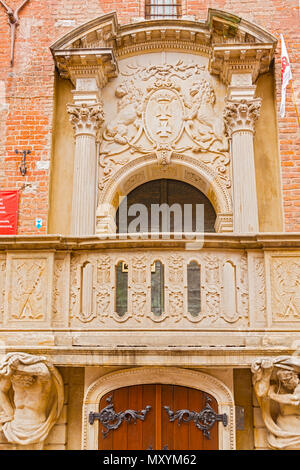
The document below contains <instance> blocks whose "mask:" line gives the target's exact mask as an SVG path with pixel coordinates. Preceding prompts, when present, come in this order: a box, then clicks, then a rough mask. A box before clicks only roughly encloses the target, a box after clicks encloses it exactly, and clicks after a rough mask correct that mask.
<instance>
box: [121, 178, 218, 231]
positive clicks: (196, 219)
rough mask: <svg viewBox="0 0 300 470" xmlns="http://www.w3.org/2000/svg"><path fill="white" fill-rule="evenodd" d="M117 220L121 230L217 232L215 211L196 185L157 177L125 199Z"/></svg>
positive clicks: (134, 190)
mask: <svg viewBox="0 0 300 470" xmlns="http://www.w3.org/2000/svg"><path fill="white" fill-rule="evenodd" d="M115 222H116V226H117V232H118V233H133V232H171V233H172V232H215V228H214V226H215V222H216V213H215V210H214V208H213V206H212V204H211V202H210V201H209V199H208V198H207V197H206V196H205V195H204V194H203V193H202V192H201V191H200V190H199V189H197V188H195V187H194V186H192V185H190V184H188V183H185V182H183V181H179V180H174V179H157V180H153V181H149V182H147V183H144V184H142V185H140V186H138V187H136V188H135V189H133V190H132V191H131V192H130V193H129V194H128V195H127V197H125V198H124V199H123V201H122V202H121V204H120V206H119V208H118V210H117V213H116V218H115Z"/></svg>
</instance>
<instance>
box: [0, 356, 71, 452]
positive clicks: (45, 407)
mask: <svg viewBox="0 0 300 470" xmlns="http://www.w3.org/2000/svg"><path fill="white" fill-rule="evenodd" d="M63 403H64V386H63V381H62V378H61V375H60V373H59V372H58V370H57V369H56V368H55V367H54V366H53V365H52V363H51V362H49V361H48V360H47V359H46V358H45V357H43V356H34V355H31V354H26V353H18V352H13V353H8V354H7V355H6V356H5V357H4V359H3V360H2V361H1V363H0V429H1V430H2V432H3V434H4V436H5V437H6V439H7V441H8V442H10V443H14V444H17V445H19V446H20V448H21V449H22V448H23V446H27V448H28V446H32V445H35V444H42V443H43V442H44V441H45V439H46V437H47V436H48V434H49V432H50V430H51V428H52V427H53V425H54V424H55V423H56V421H57V420H58V418H59V416H60V413H61V410H62V407H63Z"/></svg>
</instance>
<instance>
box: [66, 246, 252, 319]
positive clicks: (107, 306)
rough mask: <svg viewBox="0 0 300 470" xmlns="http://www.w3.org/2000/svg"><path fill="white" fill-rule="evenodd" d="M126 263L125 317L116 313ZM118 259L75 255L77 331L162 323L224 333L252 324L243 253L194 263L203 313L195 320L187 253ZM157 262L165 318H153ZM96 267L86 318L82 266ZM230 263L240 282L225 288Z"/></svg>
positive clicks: (207, 256)
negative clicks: (119, 272)
mask: <svg viewBox="0 0 300 470" xmlns="http://www.w3.org/2000/svg"><path fill="white" fill-rule="evenodd" d="M122 259H123V260H124V259H126V266H127V268H126V269H128V271H127V272H128V291H127V292H128V311H127V312H126V313H125V314H124V315H122V316H121V315H118V314H117V313H116V312H115V296H116V295H117V293H116V287H115V266H117V265H118V263H119V262H120V261H122ZM122 259H121V258H120V257H119V255H118V254H117V253H115V254H114V253H113V252H112V253H110V254H109V255H103V254H101V255H97V254H93V255H92V254H85V255H83V254H82V255H74V256H72V259H71V273H70V275H71V279H70V289H71V294H70V300H71V301H70V308H71V312H70V321H71V326H72V325H74V326H75V325H77V326H80V327H85V326H86V327H89V328H97V326H100V325H102V327H103V326H107V327H113V326H114V325H115V326H116V324H118V323H119V324H126V326H128V327H133V328H134V326H137V324H141V325H143V326H145V327H146V326H148V327H151V325H152V326H153V324H154V323H160V324H161V325H162V326H165V327H166V328H168V327H170V326H172V324H174V326H175V325H177V324H179V323H180V325H181V326H184V325H183V324H185V325H189V324H191V323H194V324H198V325H199V327H202V326H203V327H213V328H214V327H218V326H232V325H241V326H248V324H249V288H248V261H247V256H246V255H244V254H243V253H241V254H238V255H235V256H234V257H233V258H232V259H231V258H228V256H227V255H226V254H222V253H219V254H213V253H211V254H207V253H201V254H198V255H197V256H195V257H194V258H193V259H195V261H196V262H197V263H198V264H199V265H200V269H201V273H203V274H201V286H200V288H201V312H200V313H199V315H198V316H197V315H191V314H189V312H188V305H187V266H188V264H189V262H190V257H189V256H187V255H183V254H182V252H180V253H179V252H178V253H176V252H174V253H172V254H171V255H170V253H163V252H157V253H156V255H155V258H154V257H153V253H151V252H149V254H143V255H142V254H140V255H138V254H132V253H130V252H123V258H122ZM155 260H158V261H160V262H161V263H162V264H163V265H164V266H165V274H164V285H165V293H164V298H165V306H164V312H163V313H162V314H161V315H154V314H153V313H151V270H152V266H153V263H154V261H155ZM87 263H90V264H91V265H92V266H94V269H95V267H97V276H93V279H92V280H91V283H92V285H91V286H90V289H91V292H92V295H93V296H94V299H95V301H93V308H92V311H91V312H90V315H89V316H88V317H87V316H85V315H83V314H82V313H81V312H80V290H81V283H82V274H81V268H82V266H84V265H86V264H87ZM226 263H230V264H231V265H232V269H234V273H235V274H234V279H233V280H232V282H231V283H228V282H227V283H225V277H224V276H225V274H224V265H225V264H226ZM232 293H234V295H235V298H236V300H235V302H233V303H232V305H231V304H230V308H229V310H228V309H227V310H226V308H225V304H226V302H225V300H226V299H227V298H228V297H230V296H231V295H232Z"/></svg>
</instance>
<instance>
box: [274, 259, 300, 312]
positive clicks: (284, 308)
mask: <svg viewBox="0 0 300 470" xmlns="http://www.w3.org/2000/svg"><path fill="white" fill-rule="evenodd" d="M270 277H271V286H272V287H271V288H272V317H273V321H299V320H300V290H299V287H300V261H298V260H297V259H295V258H293V257H280V258H276V259H272V261H271V272H270Z"/></svg>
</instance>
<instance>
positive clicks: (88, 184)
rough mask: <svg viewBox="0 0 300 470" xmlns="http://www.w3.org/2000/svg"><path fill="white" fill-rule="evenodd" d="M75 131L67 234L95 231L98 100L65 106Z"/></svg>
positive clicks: (99, 121)
mask: <svg viewBox="0 0 300 470" xmlns="http://www.w3.org/2000/svg"><path fill="white" fill-rule="evenodd" d="M67 109H68V113H69V114H70V121H71V123H72V124H73V127H74V131H75V139H76V142H75V158H74V178H73V198H72V217H71V234H72V235H75V236H80V235H92V234H94V233H95V217H96V195H97V186H96V184H97V181H96V178H97V155H96V136H97V132H98V130H99V127H100V126H101V125H102V123H103V122H104V114H103V108H102V104H100V103H95V104H87V103H79V104H71V105H68V107H67Z"/></svg>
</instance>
